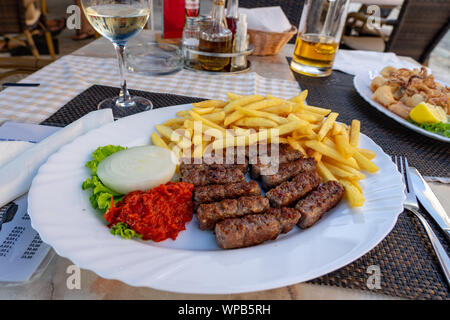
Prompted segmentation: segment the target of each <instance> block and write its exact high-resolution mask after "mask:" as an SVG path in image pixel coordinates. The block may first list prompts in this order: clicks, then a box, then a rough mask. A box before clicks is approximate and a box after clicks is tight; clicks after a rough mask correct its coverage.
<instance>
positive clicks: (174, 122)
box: [163, 118, 184, 127]
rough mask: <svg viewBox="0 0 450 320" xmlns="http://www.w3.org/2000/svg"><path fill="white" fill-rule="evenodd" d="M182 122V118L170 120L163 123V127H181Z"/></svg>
mask: <svg viewBox="0 0 450 320" xmlns="http://www.w3.org/2000/svg"><path fill="white" fill-rule="evenodd" d="M183 122H184V119H183V118H172V119H169V120H167V121H166V122H164V123H163V125H165V126H167V127H171V126H173V125H178V126H181V125H182V124H183Z"/></svg>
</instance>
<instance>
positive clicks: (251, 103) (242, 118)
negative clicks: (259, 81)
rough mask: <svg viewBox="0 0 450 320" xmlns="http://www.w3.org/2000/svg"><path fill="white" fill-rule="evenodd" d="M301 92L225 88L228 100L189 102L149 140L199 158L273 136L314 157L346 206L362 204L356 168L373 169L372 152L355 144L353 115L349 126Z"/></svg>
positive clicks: (356, 127) (356, 133)
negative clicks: (338, 187) (284, 94)
mask: <svg viewBox="0 0 450 320" xmlns="http://www.w3.org/2000/svg"><path fill="white" fill-rule="evenodd" d="M307 95H308V92H307V90H305V91H303V92H301V93H300V94H299V95H298V96H296V97H293V98H291V99H289V100H286V99H281V98H277V97H274V96H271V95H267V96H266V97H264V96H261V95H248V96H241V95H238V94H234V93H227V96H228V99H229V100H228V101H222V100H206V101H202V102H198V103H193V106H194V107H193V108H192V109H190V110H183V111H179V112H178V113H177V118H173V119H169V120H167V121H166V122H164V123H163V124H161V125H157V126H156V130H157V132H154V133H153V134H152V136H151V141H152V143H153V144H154V145H157V146H160V147H164V148H168V149H170V150H172V151H174V153H175V154H177V156H179V157H181V153H180V152H181V151H180V150H183V149H184V150H185V149H189V150H190V151H192V153H191V155H192V156H193V157H202V155H203V154H204V153H205V151H206V150H208V149H209V151H211V150H218V149H223V148H228V147H233V146H234V147H239V146H248V145H251V144H254V143H256V144H257V143H262V142H267V141H271V140H275V138H276V139H277V141H278V142H279V143H288V144H290V145H291V146H292V147H293V148H294V149H297V150H300V151H301V152H302V153H303V154H304V155H305V156H308V157H314V158H315V159H316V161H317V170H318V172H319V174H320V175H321V176H322V178H323V179H324V181H325V182H326V181H329V180H336V181H339V182H340V183H341V184H342V185H343V186H344V188H345V194H346V197H347V199H348V201H349V203H350V205H351V206H354V207H359V206H362V205H363V204H364V195H363V191H362V188H361V185H360V180H362V179H364V178H365V175H364V174H363V173H362V171H365V172H368V173H375V172H377V171H378V167H377V166H376V165H375V164H374V163H373V162H372V161H371V160H372V159H373V158H375V156H376V154H375V152H373V151H371V150H367V149H363V148H360V147H359V133H360V127H361V124H360V122H359V121H358V120H353V121H352V123H351V125H350V126H347V125H345V124H342V123H339V122H337V121H336V119H337V117H338V115H339V114H338V113H336V112H332V111H331V110H330V109H326V108H321V107H314V106H309V105H307V104H306V103H305V100H306V97H307ZM199 124H200V125H199ZM230 132H231V133H232V134H229V133H230Z"/></svg>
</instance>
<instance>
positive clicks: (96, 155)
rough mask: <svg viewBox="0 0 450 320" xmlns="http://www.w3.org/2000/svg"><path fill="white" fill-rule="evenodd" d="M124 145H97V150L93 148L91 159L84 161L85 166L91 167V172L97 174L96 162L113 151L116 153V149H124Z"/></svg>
mask: <svg viewBox="0 0 450 320" xmlns="http://www.w3.org/2000/svg"><path fill="white" fill-rule="evenodd" d="M124 149H126V148H125V147H122V146H113V145H109V146H104V147H98V148H97V150H95V151H94V152H93V153H92V160H91V161H88V162H87V163H86V167H88V168H90V169H91V174H97V167H98V164H99V163H100V162H101V161H102V160H103V159H105V158H107V157H109V156H110V155H112V154H113V153H116V152H117V151H120V150H124Z"/></svg>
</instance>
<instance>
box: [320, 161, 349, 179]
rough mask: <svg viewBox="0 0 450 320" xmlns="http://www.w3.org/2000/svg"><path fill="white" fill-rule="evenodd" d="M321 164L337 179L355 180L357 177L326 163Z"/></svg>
mask: <svg viewBox="0 0 450 320" xmlns="http://www.w3.org/2000/svg"><path fill="white" fill-rule="evenodd" d="M323 164H324V165H325V166H326V167H327V169H328V170H329V171H330V172H331V173H332V174H333V175H335V176H336V177H338V178H348V179H357V176H356V175H355V174H354V173H352V172H349V171H346V170H344V169H341V168H339V167H336V166H333V165H332V164H329V163H327V162H323Z"/></svg>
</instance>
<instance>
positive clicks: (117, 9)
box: [81, 0, 153, 119]
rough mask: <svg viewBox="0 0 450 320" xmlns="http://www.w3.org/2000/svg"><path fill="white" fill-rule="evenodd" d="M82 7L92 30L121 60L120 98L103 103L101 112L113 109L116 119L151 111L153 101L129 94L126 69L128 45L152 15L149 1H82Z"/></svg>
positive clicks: (100, 106) (100, 105) (99, 107)
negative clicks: (111, 46) (126, 49)
mask: <svg viewBox="0 0 450 320" xmlns="http://www.w3.org/2000/svg"><path fill="white" fill-rule="evenodd" d="M81 5H82V8H83V11H84V13H85V15H86V17H87V19H88V20H89V22H90V24H91V25H92V27H94V29H95V30H96V31H97V32H98V33H100V34H101V35H102V36H103V37H105V38H107V39H108V40H110V41H111V42H112V44H113V46H114V49H115V50H116V54H117V59H118V60H119V70H120V78H121V88H120V93H119V96H118V97H114V98H108V99H106V100H103V101H102V102H100V103H99V105H98V109H112V111H113V115H114V118H115V119H118V118H122V117H125V116H127V115H131V114H134V113H138V112H141V111H146V110H150V109H152V108H153V104H152V103H151V101H150V100H148V99H145V98H143V97H137V96H131V95H130V93H129V92H128V89H127V81H126V72H127V70H126V65H125V63H126V60H125V59H126V58H125V45H126V43H127V41H128V40H129V39H130V38H131V37H133V36H135V35H137V34H138V33H139V32H140V31H141V30H142V29H143V28H144V26H145V24H146V23H147V20H148V17H149V15H150V8H149V4H148V0H81Z"/></svg>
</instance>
